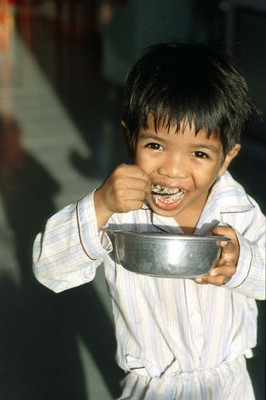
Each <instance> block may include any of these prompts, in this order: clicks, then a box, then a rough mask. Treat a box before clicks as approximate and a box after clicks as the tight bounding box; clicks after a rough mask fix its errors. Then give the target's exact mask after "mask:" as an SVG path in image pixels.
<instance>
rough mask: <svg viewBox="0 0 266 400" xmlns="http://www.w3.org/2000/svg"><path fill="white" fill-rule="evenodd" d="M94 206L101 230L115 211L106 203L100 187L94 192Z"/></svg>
mask: <svg viewBox="0 0 266 400" xmlns="http://www.w3.org/2000/svg"><path fill="white" fill-rule="evenodd" d="M94 207H95V214H96V218H97V225H98V230H100V229H101V228H102V227H103V226H104V225H105V224H106V222H107V221H108V219H109V218H110V217H111V216H112V215H113V212H112V211H111V210H109V209H108V208H107V207H106V205H105V204H104V202H103V200H102V196H101V191H100V189H97V190H96V191H95V192H94Z"/></svg>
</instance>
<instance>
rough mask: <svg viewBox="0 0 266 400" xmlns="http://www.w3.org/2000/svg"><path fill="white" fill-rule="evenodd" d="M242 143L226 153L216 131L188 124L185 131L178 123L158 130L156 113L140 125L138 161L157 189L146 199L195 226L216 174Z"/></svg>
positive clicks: (155, 208)
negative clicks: (214, 132)
mask: <svg viewBox="0 0 266 400" xmlns="http://www.w3.org/2000/svg"><path fill="white" fill-rule="evenodd" d="M239 148H240V145H236V146H235V148H234V149H233V150H232V151H231V152H230V153H229V154H228V155H226V157H224V154H223V148H222V143H221V141H220V139H219V138H217V137H216V136H215V135H211V137H210V138H209V139H208V137H207V134H206V131H205V130H201V131H199V133H198V134H197V135H195V130H194V127H190V126H189V124H186V126H185V128H184V131H182V132H176V127H175V126H171V127H170V129H169V130H168V128H167V127H165V126H160V127H159V128H158V129H157V132H156V130H155V126H154V120H153V117H152V116H150V117H149V119H148V128H147V129H140V131H139V135H138V139H137V144H136V156H135V164H137V165H138V166H139V167H140V168H141V169H142V170H144V171H145V172H146V173H147V174H148V175H149V176H150V179H151V183H152V187H153V190H154V191H157V192H161V193H162V192H163V193H167V195H160V194H158V195H155V194H151V195H150V196H148V198H147V202H148V204H149V206H150V207H151V209H152V210H153V211H154V212H155V213H156V214H159V215H162V216H168V217H174V218H175V219H176V221H177V222H178V223H179V224H180V225H181V226H182V225H183V226H195V225H196V223H197V220H198V218H199V216H200V214H201V212H202V209H203V207H204V205H205V203H206V200H207V198H208V195H209V191H210V188H211V187H212V185H213V183H214V182H215V180H216V178H217V176H220V175H223V174H224V172H225V171H226V169H227V167H228V165H229V163H230V161H231V160H232V159H233V158H234V157H235V156H236V154H237V153H238V151H239Z"/></svg>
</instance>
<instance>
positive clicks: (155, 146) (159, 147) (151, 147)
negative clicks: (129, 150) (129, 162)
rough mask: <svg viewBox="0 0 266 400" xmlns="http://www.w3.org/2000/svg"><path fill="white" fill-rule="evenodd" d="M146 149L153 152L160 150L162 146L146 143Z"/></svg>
mask: <svg viewBox="0 0 266 400" xmlns="http://www.w3.org/2000/svg"><path fill="white" fill-rule="evenodd" d="M146 147H148V148H149V149H153V150H161V148H162V146H161V145H160V144H159V143H148V144H147V145H146Z"/></svg>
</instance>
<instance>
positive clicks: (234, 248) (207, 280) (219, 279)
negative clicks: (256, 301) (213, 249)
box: [195, 226, 240, 286]
mask: <svg viewBox="0 0 266 400" xmlns="http://www.w3.org/2000/svg"><path fill="white" fill-rule="evenodd" d="M212 233H213V234H214V235H217V236H226V237H229V238H230V239H231V241H230V242H226V241H218V242H217V245H218V246H219V247H220V248H221V254H220V258H219V260H218V261H217V262H216V265H215V267H214V268H212V269H211V270H210V272H209V273H208V274H207V275H204V276H201V277H199V278H196V279H195V282H197V283H200V284H212V285H216V286H221V285H224V284H226V283H227V282H228V280H229V279H230V278H231V277H232V276H233V275H234V274H235V273H236V268H237V262H238V258H239V251H240V250H239V243H238V240H237V236H236V233H235V232H234V230H233V229H232V228H231V227H224V226H221V227H220V226H219V227H216V228H214V229H213V231H212Z"/></svg>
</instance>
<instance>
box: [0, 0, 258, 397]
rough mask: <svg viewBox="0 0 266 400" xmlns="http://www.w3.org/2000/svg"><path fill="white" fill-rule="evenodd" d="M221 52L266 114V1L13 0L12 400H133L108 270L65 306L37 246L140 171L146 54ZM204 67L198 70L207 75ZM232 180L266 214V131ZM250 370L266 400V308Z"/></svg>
mask: <svg viewBox="0 0 266 400" xmlns="http://www.w3.org/2000/svg"><path fill="white" fill-rule="evenodd" d="M172 38H175V39H179V40H183V41H186V40H190V41H198V42H202V43H207V44H211V45H215V46H217V48H220V49H221V50H222V51H224V52H226V53H229V54H232V55H234V56H235V57H236V58H237V59H238V60H239V62H240V64H241V65H242V68H243V69H244V71H245V73H246V76H247V80H248V83H249V87H250V91H251V93H252V95H253V97H254V99H255V100H256V103H257V105H258V107H259V108H260V109H261V110H262V112H263V113H264V114H265V112H266V96H265V90H266V2H265V0H235V1H215V0H179V1H172V0H164V1H160V0H131V1H130V0H116V1H115V0H113V1H112V0H28V1H27V0H17V1H15V0H13V1H11V0H10V1H8V0H0V399H1V400H33V399H34V400H36V399H38V400H111V399H114V398H115V397H117V396H118V395H119V393H120V389H119V380H120V379H121V377H122V374H121V372H120V371H119V369H118V368H117V367H116V364H115V360H114V354H115V340H114V333H113V322H112V312H111V309H110V303H109V299H108V294H107V291H106V287H105V282H104V277H103V274H102V271H101V270H102V269H99V271H98V274H97V278H96V280H95V281H94V282H93V283H92V284H90V285H84V286H83V287H79V288H76V289H74V290H71V291H68V292H65V293H62V294H60V295H55V294H54V293H52V292H50V291H49V290H48V289H46V288H44V287H42V286H41V285H40V284H38V282H36V280H35V279H34V277H33V274H32V267H31V249H32V243H33V239H34V237H35V236H36V234H37V233H38V232H39V231H40V230H41V229H42V227H43V226H44V223H45V221H46V220H47V218H48V217H49V216H50V215H52V214H53V213H54V212H55V211H57V210H58V209H60V208H62V207H63V206H65V205H67V204H69V203H70V202H72V201H75V200H78V199H79V198H81V197H83V196H84V195H86V194H87V193H88V192H90V191H91V190H92V189H94V188H95V187H97V186H98V185H99V184H100V183H101V182H102V180H103V179H104V177H105V176H106V174H107V173H108V172H109V171H110V170H111V169H112V168H113V167H114V166H115V165H117V164H118V163H120V162H125V161H127V157H126V155H125V154H126V149H125V146H124V143H123V138H122V132H121V130H120V126H119V123H120V118H121V115H120V112H121V110H120V101H121V89H122V85H123V83H124V80H125V78H126V75H127V72H128V70H129V67H130V66H131V64H132V63H133V62H134V60H135V59H136V57H137V56H138V55H139V54H140V52H141V50H142V49H143V47H146V46H147V45H149V44H151V43H153V42H155V41H162V40H169V39H172ZM195 68H196V66H195ZM231 171H232V172H233V174H234V175H235V177H236V178H237V179H239V181H240V182H241V183H242V184H243V185H245V187H246V189H247V191H248V192H249V194H250V195H252V196H253V197H255V198H256V199H257V201H258V202H259V203H260V205H261V208H262V209H263V211H264V213H265V212H266V196H265V195H266V189H265V171H266V139H265V122H263V121H262V122H260V123H258V124H256V125H255V126H254V127H252V129H250V131H248V132H246V134H245V135H244V138H243V149H242V152H241V155H240V156H239V157H238V159H237V161H236V162H235V163H233V165H232V168H231ZM258 306H259V311H260V314H259V315H260V316H259V332H258V346H257V348H256V349H255V350H254V358H253V359H251V360H249V361H248V367H249V370H250V374H251V376H252V379H253V382H254V387H255V391H256V396H257V399H263V400H264V399H265V380H264V375H265V306H264V303H262V302H258Z"/></svg>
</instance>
